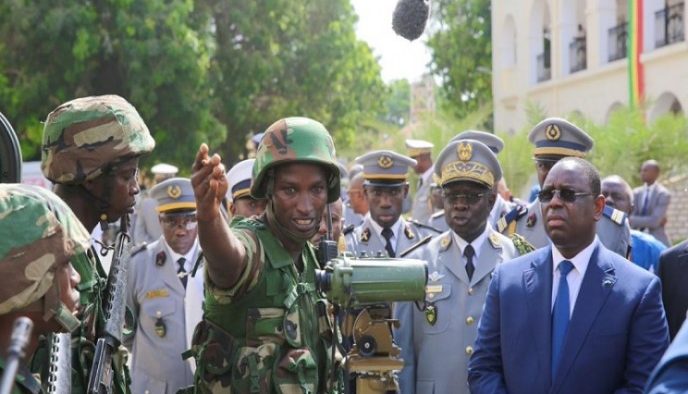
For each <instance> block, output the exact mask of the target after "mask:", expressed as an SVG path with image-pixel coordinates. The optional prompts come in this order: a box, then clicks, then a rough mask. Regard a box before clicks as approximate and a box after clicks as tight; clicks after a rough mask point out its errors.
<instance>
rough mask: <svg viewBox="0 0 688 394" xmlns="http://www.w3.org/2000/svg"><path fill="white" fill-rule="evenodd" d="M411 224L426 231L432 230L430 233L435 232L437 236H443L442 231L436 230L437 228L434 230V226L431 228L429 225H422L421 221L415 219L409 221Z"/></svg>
mask: <svg viewBox="0 0 688 394" xmlns="http://www.w3.org/2000/svg"><path fill="white" fill-rule="evenodd" d="M409 223H411V224H413V225H414V226H417V227H420V228H424V229H428V230H430V231H434V232H436V233H437V234H442V231H440V230H438V229H436V228H434V227H432V226H430V225H428V224H423V223H421V222H419V221H417V220H415V219H411V220H409Z"/></svg>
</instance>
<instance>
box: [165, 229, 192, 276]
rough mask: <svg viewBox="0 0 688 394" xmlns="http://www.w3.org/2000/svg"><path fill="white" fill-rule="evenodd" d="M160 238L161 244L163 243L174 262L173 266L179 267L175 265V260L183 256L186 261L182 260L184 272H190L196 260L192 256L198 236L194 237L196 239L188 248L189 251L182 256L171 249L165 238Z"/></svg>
mask: <svg viewBox="0 0 688 394" xmlns="http://www.w3.org/2000/svg"><path fill="white" fill-rule="evenodd" d="M161 238H162V242H163V245H165V249H166V252H167V254H168V255H169V256H170V258H171V259H172V262H173V263H174V267H175V268H179V266H178V265H177V261H179V259H180V258H182V257H184V258H185V259H186V261H185V262H184V270H185V271H186V272H191V270H192V269H193V266H194V264H195V263H196V261H194V256H195V255H196V249H198V237H196V240H195V241H194V244H193V246H192V247H191V249H189V251H188V252H187V253H186V254H185V255H183V256H182V255H181V254H179V253H177V252H175V251H174V250H172V248H171V247H170V245H169V244H168V243H167V240H165V237H161Z"/></svg>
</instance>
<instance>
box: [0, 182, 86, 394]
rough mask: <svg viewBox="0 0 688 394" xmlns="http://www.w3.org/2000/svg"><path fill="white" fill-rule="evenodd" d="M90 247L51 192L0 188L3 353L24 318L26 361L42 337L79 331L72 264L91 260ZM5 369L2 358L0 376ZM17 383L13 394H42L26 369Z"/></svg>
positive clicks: (0, 345)
mask: <svg viewBox="0 0 688 394" xmlns="http://www.w3.org/2000/svg"><path fill="white" fill-rule="evenodd" d="M89 243H90V236H89V233H88V232H87V231H86V229H85V228H84V227H83V226H82V225H81V223H80V222H79V220H78V219H77V218H76V217H75V216H74V214H73V213H72V211H71V210H70V209H69V207H67V206H66V205H65V204H64V202H62V200H60V199H59V198H58V197H57V196H55V195H54V194H53V193H52V192H50V191H48V190H45V189H42V188H39V187H37V186H30V185H18V184H0V277H2V278H5V279H6V280H5V281H4V282H3V285H2V286H0V349H1V350H0V351H2V352H4V351H5V349H7V347H8V343H9V340H10V334H11V332H12V324H13V322H14V320H15V319H16V318H18V317H20V316H26V317H29V318H30V319H31V320H33V322H34V329H33V332H32V334H31V339H30V342H29V344H28V346H27V349H26V354H27V358H31V355H32V354H33V353H34V352H35V351H36V348H37V347H38V339H39V336H41V335H47V334H49V333H50V332H70V331H72V330H74V329H76V328H77V327H78V326H79V320H78V319H77V318H76V317H75V315H76V313H77V311H78V308H79V291H78V290H77V285H78V284H79V279H80V278H79V274H78V273H77V272H76V271H75V270H74V268H73V267H72V263H70V261H71V262H74V261H77V260H88V256H87V255H86V251H87V250H88V249H89V247H90V245H89ZM10 279H11V280H10ZM3 366H4V360H3V358H2V357H0V372H2V371H1V369H2V367H3ZM43 367H47V365H44V366H43ZM15 382H16V383H15V389H14V392H15V393H37V392H41V391H42V390H41V385H40V383H39V382H38V380H37V379H36V378H35V377H34V376H32V375H31V373H30V372H29V370H28V368H27V367H26V366H20V368H19V371H18V374H17V378H16V380H15Z"/></svg>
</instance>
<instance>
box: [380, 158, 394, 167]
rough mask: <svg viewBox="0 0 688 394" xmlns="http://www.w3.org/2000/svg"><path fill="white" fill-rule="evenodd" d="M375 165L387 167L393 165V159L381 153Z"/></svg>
mask: <svg viewBox="0 0 688 394" xmlns="http://www.w3.org/2000/svg"><path fill="white" fill-rule="evenodd" d="M377 165H379V166H380V168H385V169H387V168H390V167H392V166H393V165H394V160H392V158H391V157H389V156H387V155H382V156H380V158H379V159H377Z"/></svg>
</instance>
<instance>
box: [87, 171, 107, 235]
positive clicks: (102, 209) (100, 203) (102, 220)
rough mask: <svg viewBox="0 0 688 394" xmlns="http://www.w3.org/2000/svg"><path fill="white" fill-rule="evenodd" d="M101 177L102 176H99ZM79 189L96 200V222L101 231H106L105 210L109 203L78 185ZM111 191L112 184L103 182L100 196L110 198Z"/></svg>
mask: <svg viewBox="0 0 688 394" xmlns="http://www.w3.org/2000/svg"><path fill="white" fill-rule="evenodd" d="M101 176H102V175H101ZM79 186H80V187H81V189H82V190H83V191H84V192H85V193H86V194H87V195H88V196H89V197H91V198H92V199H94V200H96V201H97V202H98V211H99V214H98V222H99V223H100V229H101V230H103V231H107V229H108V215H107V213H106V212H107V209H108V208H110V206H111V204H110V202H109V201H107V200H105V199H104V198H101V197H100V196H96V195H95V194H94V193H92V192H91V191H90V190H88V188H86V187H85V186H84V185H83V184H82V185H79ZM111 191H112V184H111V182H104V188H103V193H102V195H104V196H111Z"/></svg>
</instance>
